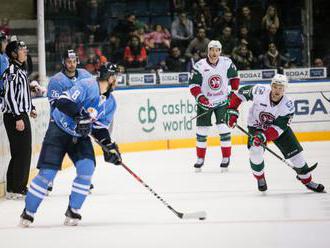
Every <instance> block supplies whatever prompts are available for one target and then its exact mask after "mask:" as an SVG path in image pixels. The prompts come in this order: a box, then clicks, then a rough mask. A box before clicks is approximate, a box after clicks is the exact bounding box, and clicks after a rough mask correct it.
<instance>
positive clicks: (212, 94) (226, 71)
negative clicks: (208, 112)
mask: <svg viewBox="0 0 330 248" xmlns="http://www.w3.org/2000/svg"><path fill="white" fill-rule="evenodd" d="M236 77H238V74H237V69H236V66H235V65H234V64H233V62H232V61H231V59H230V58H227V57H223V56H220V57H219V60H218V63H217V64H216V65H212V64H210V63H209V61H208V59H201V60H199V61H198V62H197V63H196V64H195V65H194V68H193V74H192V77H191V79H190V81H189V87H190V88H193V87H195V86H200V87H201V91H202V94H204V95H205V96H206V97H207V98H208V99H209V101H210V103H211V104H212V105H218V104H219V103H222V102H224V101H225V100H227V98H228V94H229V92H230V89H228V86H229V85H230V84H229V79H231V78H236Z"/></svg>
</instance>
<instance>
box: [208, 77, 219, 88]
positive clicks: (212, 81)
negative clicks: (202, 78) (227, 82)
mask: <svg viewBox="0 0 330 248" xmlns="http://www.w3.org/2000/svg"><path fill="white" fill-rule="evenodd" d="M208 84H209V87H210V88H211V89H212V90H218V89H220V88H221V86H222V79H221V77H220V75H212V76H211V77H210V78H209V80H208Z"/></svg>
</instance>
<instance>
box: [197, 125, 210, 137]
mask: <svg viewBox="0 0 330 248" xmlns="http://www.w3.org/2000/svg"><path fill="white" fill-rule="evenodd" d="M209 129H210V127H200V126H197V128H196V135H197V137H198V136H205V137H207V134H208V132H209Z"/></svg>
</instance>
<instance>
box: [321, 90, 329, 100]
mask: <svg viewBox="0 0 330 248" xmlns="http://www.w3.org/2000/svg"><path fill="white" fill-rule="evenodd" d="M320 93H321V95H322V96H323V98H324V99H325V100H326V101H327V102H330V99H328V98H327V97H326V96H325V95H324V93H323V92H322V91H320Z"/></svg>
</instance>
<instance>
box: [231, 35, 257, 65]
mask: <svg viewBox="0 0 330 248" xmlns="http://www.w3.org/2000/svg"><path fill="white" fill-rule="evenodd" d="M232 59H233V62H234V64H235V65H236V66H237V68H238V69H239V70H251V69H253V63H254V57H253V54H252V52H251V51H250V50H249V49H248V42H247V41H246V40H244V39H242V40H241V43H240V45H239V47H238V48H237V49H234V50H233V53H232Z"/></svg>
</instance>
